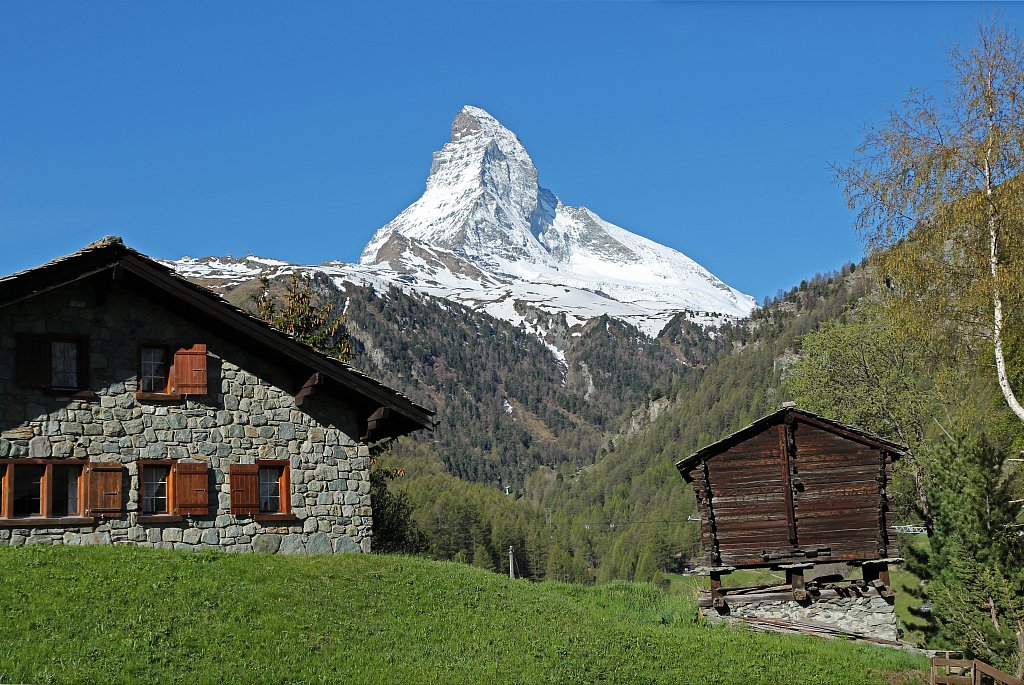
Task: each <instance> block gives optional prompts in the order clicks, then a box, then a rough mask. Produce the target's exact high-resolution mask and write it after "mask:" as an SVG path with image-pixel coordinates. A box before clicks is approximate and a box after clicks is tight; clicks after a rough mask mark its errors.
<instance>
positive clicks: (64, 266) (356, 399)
mask: <svg viewBox="0 0 1024 685" xmlns="http://www.w3.org/2000/svg"><path fill="white" fill-rule="evenodd" d="M86 279H89V280H90V282H93V283H95V284H97V286H99V287H101V288H102V287H104V285H105V283H109V285H110V286H111V287H113V286H114V285H116V284H124V285H128V286H130V287H131V288H132V290H133V292H137V293H138V294H139V295H142V296H145V297H147V298H150V299H153V300H155V301H157V302H159V303H160V304H162V305H164V306H166V307H168V308H169V309H171V310H173V311H176V312H178V313H181V314H184V315H187V318H189V319H190V320H193V321H196V322H197V323H199V324H201V325H204V326H205V327H207V328H210V329H211V330H214V331H216V332H217V333H218V335H221V336H222V337H224V338H225V339H227V340H230V341H231V342H233V343H235V344H238V345H240V346H243V347H244V348H245V349H247V350H250V351H253V352H254V353H256V354H258V355H259V356H263V357H265V358H267V359H269V360H272V361H274V362H276V363H278V364H281V365H283V366H285V367H287V368H291V369H292V370H293V371H294V373H295V374H296V388H295V389H294V391H295V394H296V396H297V402H298V403H299V404H301V399H299V398H298V395H300V394H302V393H303V391H305V393H304V395H303V398H304V397H306V396H308V395H309V394H312V393H313V392H314V391H316V392H319V391H323V392H327V393H329V394H330V395H332V396H334V397H335V398H337V399H338V400H340V401H342V402H344V403H345V404H347V405H349V406H351V407H353V408H354V409H355V410H356V411H357V413H358V415H359V417H360V419H361V421H362V422H368V421H370V420H371V417H374V416H376V418H373V419H372V420H373V423H374V426H373V428H374V430H372V431H370V430H367V432H366V434H365V435H364V436H361V437H363V438H366V439H372V440H374V441H375V440H380V439H385V438H392V437H398V436H400V435H405V434H407V433H411V432H413V431H415V430H419V429H422V428H432V427H433V416H434V412H433V411H431V410H429V409H427V408H426V407H423V406H421V405H419V404H417V403H416V402H414V401H413V400H411V399H409V398H408V397H406V396H404V395H402V394H401V393H399V392H397V391H396V390H394V389H392V388H389V387H388V386H386V385H384V384H382V383H380V382H378V381H376V380H374V379H372V378H371V377H369V376H367V375H365V374H363V373H361V372H359V371H357V370H356V369H354V368H352V367H351V366H349V365H348V364H345V363H344V362H341V361H339V360H337V359H332V358H330V357H327V356H325V355H323V354H321V353H320V352H318V351H316V350H315V349H313V348H312V347H309V346H308V345H305V344H304V343H301V342H299V341H298V340H295V339H294V338H292V337H291V336H289V335H288V334H286V333H284V332H283V331H280V330H277V329H276V328H274V327H272V326H270V325H269V324H267V323H266V322H264V321H262V320H261V319H258V318H256V317H254V316H252V315H251V314H249V313H248V312H245V311H244V310H242V309H239V308H238V307H235V306H234V305H232V304H230V303H229V302H227V301H226V300H224V299H223V298H222V297H220V296H219V295H217V294H216V293H214V292H213V291H211V290H208V289H207V288H204V287H202V286H200V285H196V284H195V283H192V282H191V281H188V280H187V279H185V278H184V277H183V276H181V275H179V274H178V273H177V272H175V271H174V270H173V269H171V268H169V267H167V266H165V265H163V264H160V263H159V262H157V261H155V260H153V259H151V258H149V257H147V256H146V255H144V254H142V253H140V252H137V251H136V250H133V249H131V248H129V247H127V246H126V245H124V243H123V242H122V241H121V239H120V238H114V237H107V238H104V239H103V240H100V241H97V242H96V243H93V244H91V245H88V246H86V247H85V248H82V249H81V250H79V251H78V252H75V253H73V254H70V255H67V256H65V257H60V258H58V259H55V260H53V261H51V262H48V263H46V264H43V265H41V266H38V267H35V268H33V269H28V270H26V271H22V272H19V273H16V274H12V275H10V276H6V277H4V278H0V309H3V308H5V307H9V306H11V305H13V304H15V303H18V302H22V301H24V300H27V299H30V298H33V297H37V296H39V295H41V294H43V293H46V292H49V291H51V290H54V289H56V288H60V287H63V286H65V285H69V284H71V283H75V282H78V281H83V280H86ZM313 377H316V383H315V384H313V385H312V386H309V385H308V384H309V379H311V378H313ZM382 409H384V410H386V411H381V410H382Z"/></svg>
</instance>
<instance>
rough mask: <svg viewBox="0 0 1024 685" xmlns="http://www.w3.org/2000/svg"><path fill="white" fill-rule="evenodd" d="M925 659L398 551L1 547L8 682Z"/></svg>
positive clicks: (695, 674)
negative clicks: (727, 622)
mask: <svg viewBox="0 0 1024 685" xmlns="http://www.w3.org/2000/svg"><path fill="white" fill-rule="evenodd" d="M925 664H926V662H925V660H924V659H922V658H919V657H912V656H910V655H907V654H904V653H902V652H898V651H894V650H888V649H882V648H877V647H870V646H865V645H857V644H852V643H847V642H842V641H835V640H821V639H817V638H810V637H789V636H782V635H774V634H757V633H750V632H748V631H746V630H744V629H742V628H721V627H710V626H706V625H701V624H699V623H698V622H697V620H696V611H695V609H694V606H693V604H692V602H691V600H690V599H688V598H686V597H683V596H680V595H670V594H667V593H664V592H662V591H660V590H658V589H656V588H654V587H652V586H649V585H638V584H615V585H606V586H600V587H583V586H574V585H565V584H561V583H541V584H531V583H529V582H526V581H510V580H508V579H507V578H503V577H501V576H498V575H495V574H491V573H488V572H485V571H479V570H477V569H473V568H470V567H468V566H463V565H458V564H449V563H438V562H431V561H424V560H420V559H412V558H405V557H389V556H370V555H358V554H356V555H337V556H323V557H285V556H262V555H253V554H248V555H231V554H221V553H199V554H197V553H187V552H165V551H159V550H143V549H135V548H127V547H101V546H97V547H77V548H70V547H49V546H33V547H26V548H18V549H0V682H5V683H6V682H32V683H92V682H95V683H121V682H140V683H155V684H158V683H219V684H221V683H224V684H226V683H306V682H331V683H333V682H347V683H385V682H386V683H395V682H422V683H496V682H513V683H521V682H535V683H542V682H543V683H594V682H609V683H630V684H634V683H662V682H663V683H676V684H678V683H721V684H725V683H736V684H737V685H739V684H742V685H749V684H751V683H781V682H786V683H814V684H816V685H828V684H831V683H893V682H898V683H914V682H921V683H923V682H925V680H924V668H925Z"/></svg>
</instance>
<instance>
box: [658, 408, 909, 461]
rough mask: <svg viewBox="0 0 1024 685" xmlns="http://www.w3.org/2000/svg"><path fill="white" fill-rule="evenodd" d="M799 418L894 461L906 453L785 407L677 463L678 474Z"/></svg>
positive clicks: (874, 437) (886, 442) (869, 435)
mask: <svg viewBox="0 0 1024 685" xmlns="http://www.w3.org/2000/svg"><path fill="white" fill-rule="evenodd" d="M797 417H799V419H800V420H801V421H804V422H806V423H809V424H811V425H813V426H817V427H818V428H821V429H823V430H826V431H829V432H830V433H834V434H836V435H839V436H841V437H844V438H847V439H849V440H853V441H855V442H859V443H862V444H864V445H869V446H871V447H876V448H878V449H884V450H886V451H888V452H890V453H892V455H893V458H894V459H896V458H899V457H901V456H903V455H904V454H905V453H906V451H907V448H906V447H905V446H903V445H899V444H897V443H895V442H890V441H889V440H886V439H885V438H880V437H878V436H877V435H874V434H872V433H868V432H867V431H863V430H861V429H859V428H854V427H853V426H847V425H845V424H842V423H839V422H838V421H833V420H832V419H827V418H825V417H824V416H819V415H818V414H814V413H812V412H809V411H806V410H803V409H799V408H797V407H782V408H781V409H779V410H778V411H774V412H772V413H771V414H768V415H767V416H762V417H761V418H759V419H758V420H757V421H754V422H753V423H752V424H750V425H749V426H746V427H744V428H741V429H740V430H738V431H736V432H735V433H733V434H731V435H728V436H726V437H724V438H722V439H721V440H719V441H718V442H715V443H712V444H710V445H708V446H707V447H703V448H701V449H699V450H697V451H696V452H694V453H693V454H691V455H690V456H688V457H686V458H685V459H682V460H680V461H678V462H677V463H676V468H677V469H678V470H679V472H680V473H682V474H683V477H684V478H685V477H686V474H687V473H688V472H689V471H690V469H692V468H693V466H694V465H696V464H698V463H700V462H701V461H703V460H705V459H710V458H712V457H714V456H715V455H718V454H721V453H722V452H725V451H726V450H728V449H729V448H730V447H732V446H733V445H736V444H737V443H740V442H743V441H744V440H746V439H747V438H749V437H752V436H754V435H757V434H758V433H760V432H761V431H763V430H764V429H765V428H767V427H768V426H771V425H774V424H776V423H779V422H780V421H792V420H794V419H796V418H797Z"/></svg>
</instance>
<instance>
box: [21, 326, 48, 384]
mask: <svg viewBox="0 0 1024 685" xmlns="http://www.w3.org/2000/svg"><path fill="white" fill-rule="evenodd" d="M15 345H16V348H15V351H14V356H15V367H16V369H15V375H16V377H17V381H18V385H22V386H25V387H30V388H49V387H50V386H51V385H52V384H53V372H52V371H51V369H50V339H49V338H47V337H46V336H45V335H19V336H18V338H17V341H16V343H15Z"/></svg>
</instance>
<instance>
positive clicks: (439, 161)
mask: <svg viewBox="0 0 1024 685" xmlns="http://www.w3.org/2000/svg"><path fill="white" fill-rule="evenodd" d="M360 261H361V263H362V264H363V265H365V266H385V265H386V266H387V268H389V269H391V270H394V271H396V272H400V273H403V274H407V275H411V274H414V273H415V274H417V278H416V280H418V281H429V282H430V283H428V284H427V285H428V286H429V287H428V288H427V289H429V290H434V291H435V294H443V295H444V296H446V297H451V298H453V299H456V300H460V301H462V302H465V303H468V304H472V305H473V306H476V307H479V308H484V309H486V310H487V311H489V312H491V313H492V314H494V315H496V316H499V317H500V318H505V319H510V320H517V319H519V318H520V317H521V315H522V312H523V311H524V309H525V308H529V307H532V308H536V309H539V310H541V311H546V312H551V313H564V314H565V315H566V317H567V319H568V322H569V323H570V325H571V324H573V323H579V322H582V321H585V320H587V319H590V318H593V317H595V316H601V315H603V314H608V315H611V316H614V317H616V318H619V319H623V320H625V321H628V322H629V323H632V324H634V325H636V326H637V327H639V328H640V329H641V330H644V331H645V332H647V333H649V334H651V335H655V334H657V333H658V332H659V331H660V330H661V328H662V327H663V326H664V325H665V323H667V322H668V320H669V319H670V318H671V317H672V316H673V315H674V314H676V313H677V312H681V311H688V312H689V313H690V315H691V316H692V317H693V318H696V319H710V320H714V319H716V318H719V317H725V318H735V317H740V316H745V315H746V314H748V313H749V312H750V310H751V309H752V308H753V307H754V300H753V298H751V297H750V296H748V295H744V294H743V293H741V292H739V291H737V290H736V289H734V288H731V287H729V286H728V285H726V284H725V283H723V282H722V281H721V280H719V279H718V278H716V277H715V276H714V275H712V274H711V273H710V272H708V270H707V269H705V268H704V267H702V266H701V265H700V264H697V263H696V262H695V261H693V260H692V259H690V258H689V257H687V256H686V255H684V254H682V253H681V252H678V251H676V250H673V249H671V248H669V247H665V246H664V245H659V244H658V243H655V242H653V241H651V240H648V239H647V238H644V237H642V236H639V235H636V234H635V233H630V232H629V231H627V230H626V229H624V228H620V227H619V226H616V225H615V224H612V223H609V222H607V221H605V220H604V219H602V218H601V217H600V216H598V215H597V214H595V213H594V212H592V211H591V210H589V209H587V208H585V207H570V206H567V205H563V204H562V203H561V202H560V201H559V199H558V197H556V196H555V194H554V193H552V192H551V191H549V190H547V189H545V188H542V187H541V186H540V185H539V184H538V173H537V167H536V166H534V164H533V160H532V159H530V155H529V154H528V153H527V151H526V148H525V147H524V146H523V144H522V143H521V142H520V140H519V138H517V137H516V135H515V134H514V133H513V132H512V131H510V130H508V129H507V128H505V127H504V126H502V125H501V123H499V122H498V120H497V119H495V118H494V117H492V116H491V115H490V114H488V113H487V112H485V111H484V110H482V109H480V108H478V107H470V106H466V107H464V108H463V109H462V111H460V112H459V113H458V115H457V116H456V117H455V121H454V122H453V123H452V139H451V142H450V143H448V144H446V145H445V146H444V147H443V148H442V149H441V150H440V151H438V152H435V153H434V159H433V164H432V165H431V167H430V175H429V176H428V177H427V184H426V189H425V190H424V192H423V195H422V197H420V199H418V200H417V201H416V202H414V203H413V204H412V205H410V206H409V207H407V208H406V209H405V210H404V211H403V212H402V213H401V214H399V215H398V216H397V217H396V218H395V219H394V220H393V221H391V222H390V223H388V224H387V225H386V226H384V227H383V228H381V229H380V230H378V231H377V232H376V233H375V234H374V236H373V238H371V239H370V242H369V244H367V246H366V249H364V250H363V254H362V258H361V260H360Z"/></svg>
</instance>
